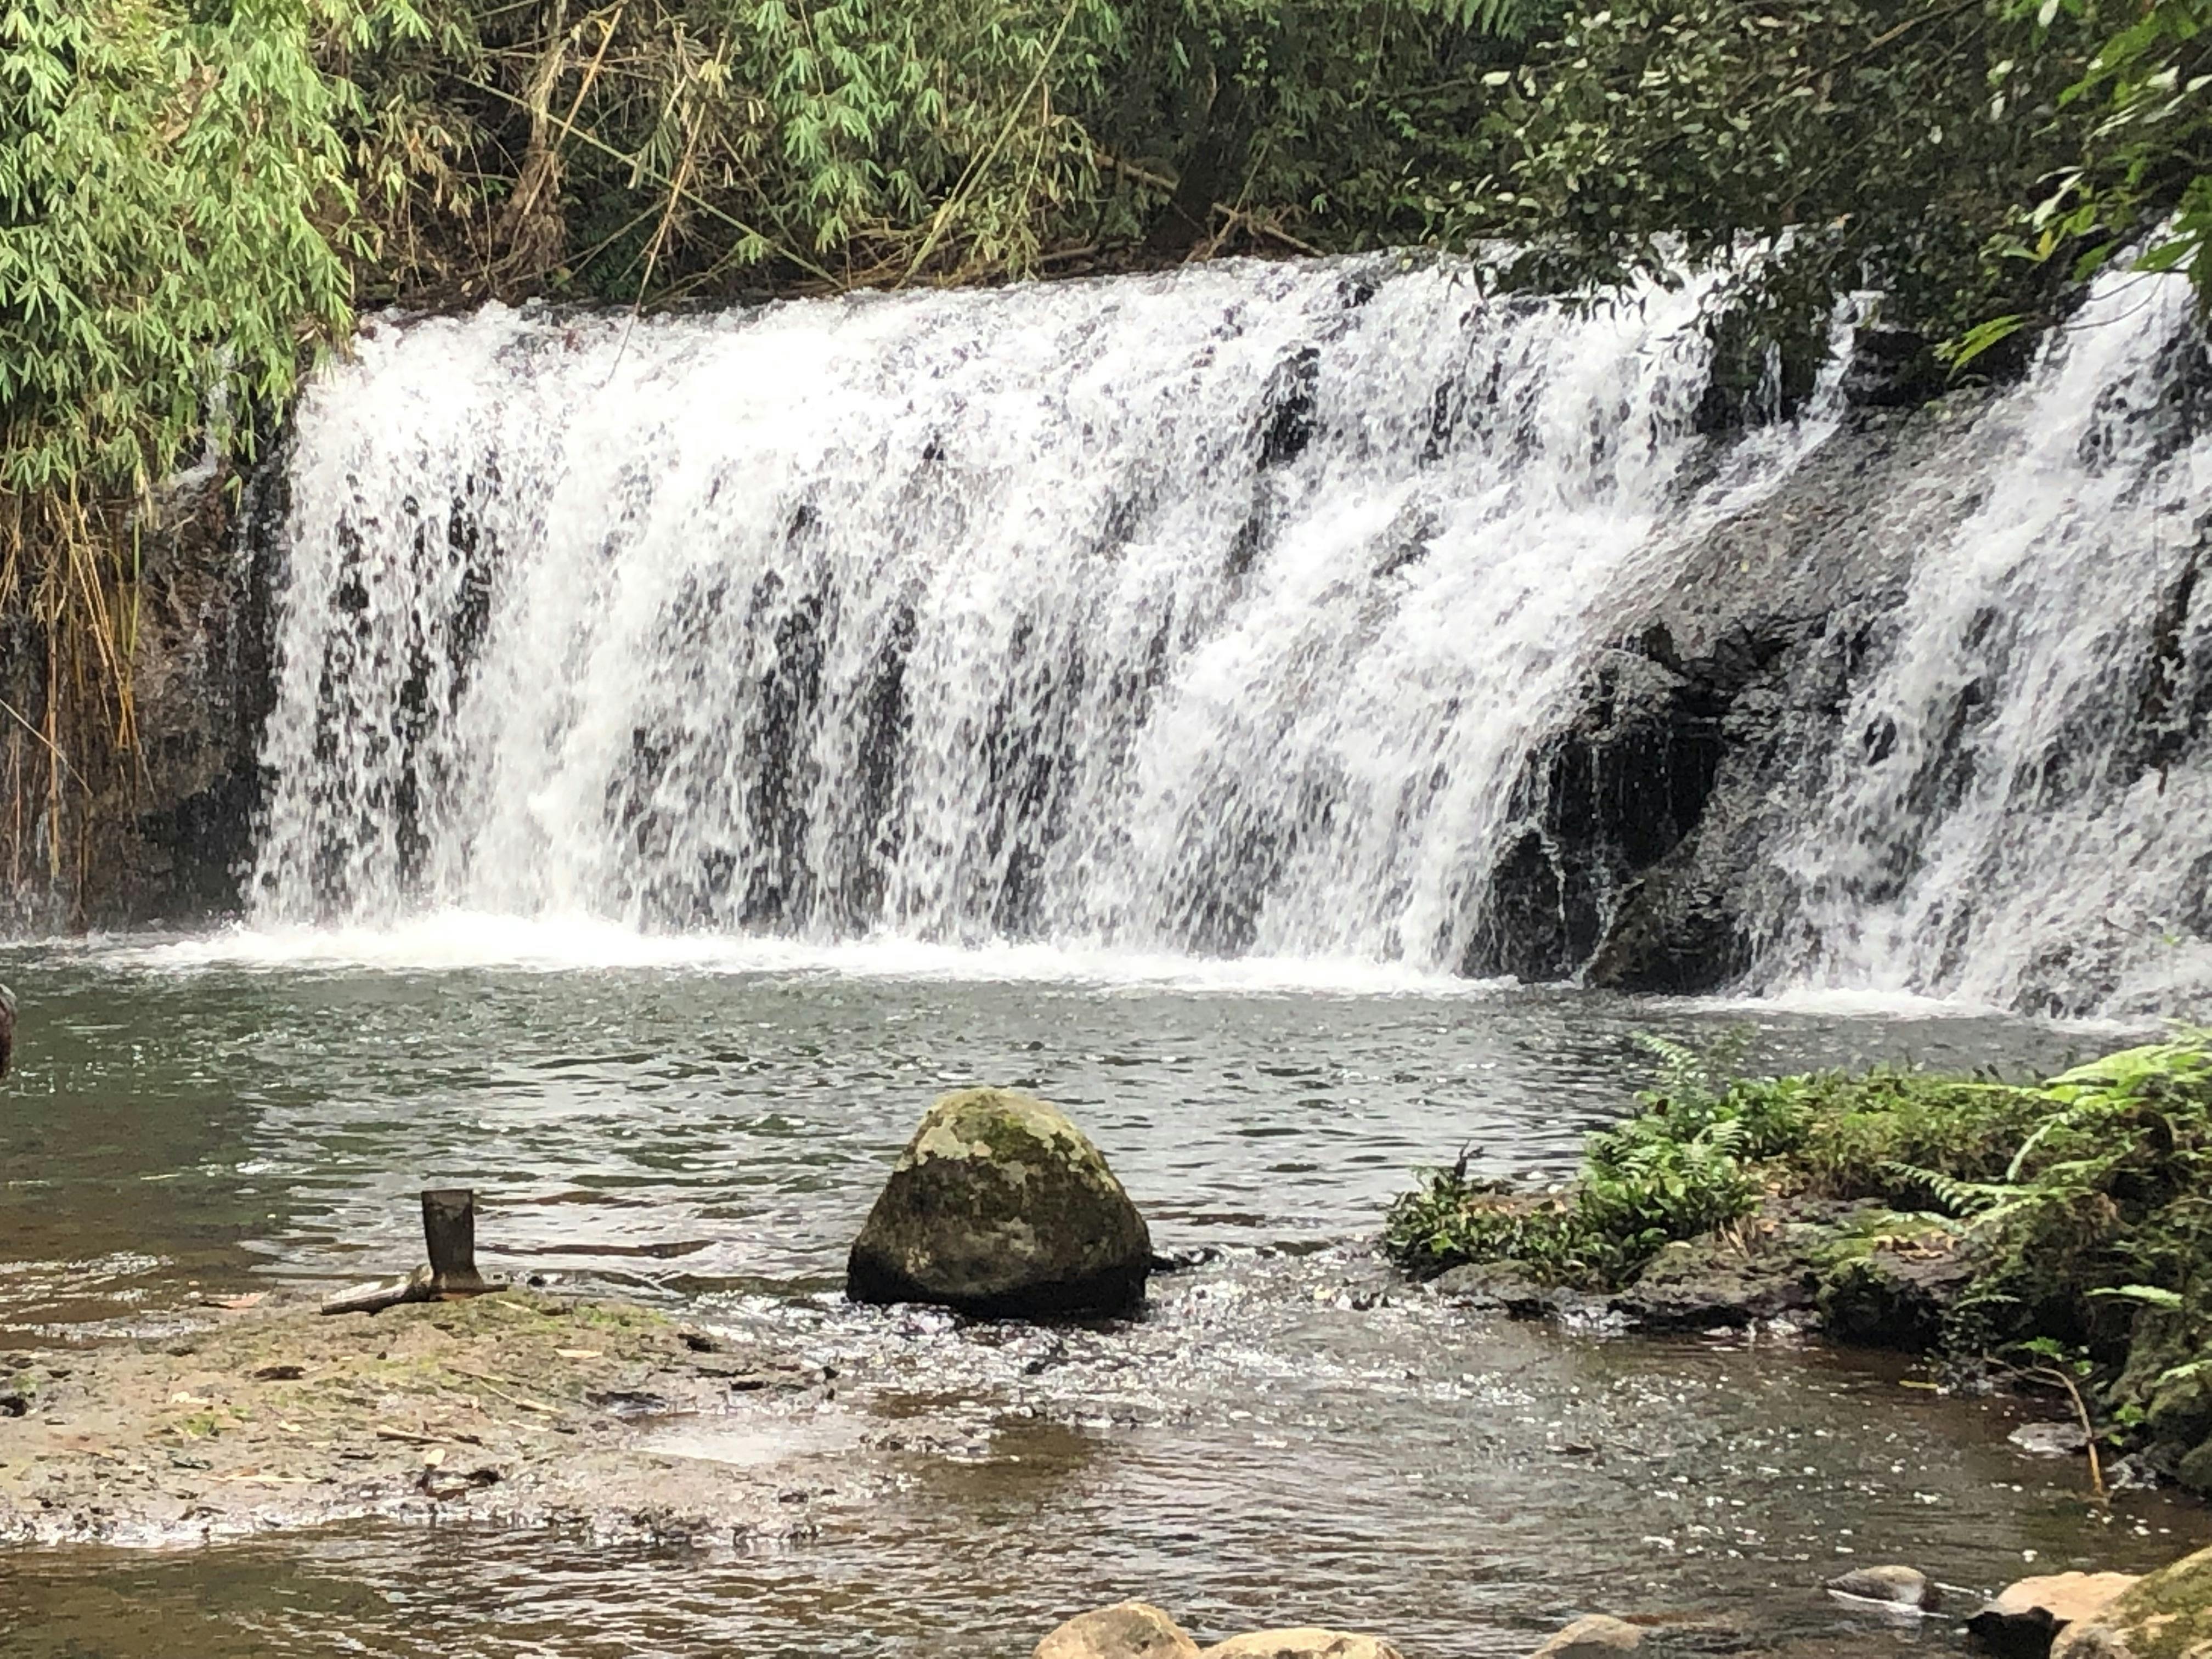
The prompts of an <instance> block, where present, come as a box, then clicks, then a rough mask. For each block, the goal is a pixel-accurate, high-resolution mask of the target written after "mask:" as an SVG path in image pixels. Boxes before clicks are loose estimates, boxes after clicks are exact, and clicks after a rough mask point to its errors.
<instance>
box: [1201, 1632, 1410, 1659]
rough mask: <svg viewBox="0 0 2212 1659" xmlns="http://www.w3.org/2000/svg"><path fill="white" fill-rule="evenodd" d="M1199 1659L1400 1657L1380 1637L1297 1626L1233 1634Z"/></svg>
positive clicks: (1381, 1658)
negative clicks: (1241, 1634)
mask: <svg viewBox="0 0 2212 1659" xmlns="http://www.w3.org/2000/svg"><path fill="white" fill-rule="evenodd" d="M1202 1659H1403V1656H1401V1654H1400V1653H1399V1651H1398V1650H1397V1649H1395V1648H1394V1647H1392V1646H1391V1645H1390V1644H1389V1643H1388V1642H1386V1641H1384V1640H1383V1638H1381V1637H1379V1636H1361V1635H1357V1634H1355V1633H1353V1632H1350V1631H1341V1630H1317V1629H1314V1628H1312V1627H1311V1626H1298V1627H1297V1628H1296V1629H1293V1630H1255V1631H1253V1632H1250V1633H1249V1635H1244V1636H1232V1637H1231V1638H1229V1639H1228V1640H1227V1641H1226V1642H1218V1643H1216V1644H1214V1645H1213V1646H1212V1647H1210V1648H1208V1649H1206V1652H1205V1654H1204V1655H1203V1656H1202Z"/></svg>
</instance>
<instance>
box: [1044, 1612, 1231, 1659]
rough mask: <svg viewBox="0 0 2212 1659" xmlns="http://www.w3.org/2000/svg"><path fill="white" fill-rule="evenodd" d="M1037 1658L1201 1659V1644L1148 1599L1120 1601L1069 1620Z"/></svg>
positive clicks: (1051, 1636) (1045, 1645) (1051, 1637)
mask: <svg viewBox="0 0 2212 1659" xmlns="http://www.w3.org/2000/svg"><path fill="white" fill-rule="evenodd" d="M1036 1659H1198V1644H1197V1643H1195V1642H1194V1641H1192V1640H1191V1639H1190V1637H1189V1635H1188V1633H1187V1632H1185V1631H1184V1630H1183V1629H1182V1626H1179V1625H1177V1624H1176V1621H1175V1620H1172V1619H1170V1618H1169V1617H1168V1615H1167V1614H1166V1613H1163V1612H1161V1611H1160V1609H1159V1608H1158V1607H1154V1606H1152V1604H1151V1603H1150V1602H1149V1601H1117V1602H1115V1604H1114V1605H1113V1606H1112V1607H1101V1608H1099V1609H1098V1610H1097V1612H1096V1613H1082V1614H1079V1616H1077V1617H1076V1618H1073V1619H1071V1620H1068V1621H1067V1622H1066V1624H1064V1625H1062V1626H1060V1628H1059V1629H1058V1630H1056V1631H1054V1632H1053V1633H1052V1634H1051V1635H1049V1636H1048V1637H1046V1638H1044V1640H1043V1641H1042V1642H1040V1643H1038V1644H1037V1645H1036Z"/></svg>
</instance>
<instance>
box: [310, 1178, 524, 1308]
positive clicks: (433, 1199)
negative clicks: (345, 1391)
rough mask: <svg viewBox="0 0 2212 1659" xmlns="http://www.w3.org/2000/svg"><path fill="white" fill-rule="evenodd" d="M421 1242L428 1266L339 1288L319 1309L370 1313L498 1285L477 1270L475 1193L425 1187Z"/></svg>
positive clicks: (476, 1291)
mask: <svg viewBox="0 0 2212 1659" xmlns="http://www.w3.org/2000/svg"><path fill="white" fill-rule="evenodd" d="M422 1243H423V1246H424V1248H425V1249H428V1252H429V1255H430V1261H429V1264H428V1266H427V1267H417V1268H416V1270H415V1271H414V1272H413V1273H410V1274H408V1275H407V1276H406V1277H405V1278H404V1279H373V1280H371V1281H370V1282H369V1283H368V1284H366V1285H354V1286H353V1287H352V1288H351V1289H350V1290H343V1291H339V1292H338V1293H337V1295H336V1296H333V1297H329V1298H327V1299H326V1300H325V1302H324V1303H323V1311H324V1312H325V1313H326V1314H346V1313H375V1312H377V1311H378V1310H380V1309H384V1308H396V1307H398V1305H399V1304H401V1303H403V1302H437V1301H441V1300H443V1299H444V1298H445V1297H449V1296H478V1295H481V1294H483V1292H485V1291H495V1290H497V1289H498V1288H499V1286H498V1285H495V1284H493V1283H492V1282H491V1281H490V1280H489V1279H486V1278H484V1276H483V1274H482V1273H478V1272H477V1195H476V1194H475V1193H473V1192H471V1190H470V1189H469V1188H466V1187H433V1188H426V1189H425V1190H424V1192H423V1194H422Z"/></svg>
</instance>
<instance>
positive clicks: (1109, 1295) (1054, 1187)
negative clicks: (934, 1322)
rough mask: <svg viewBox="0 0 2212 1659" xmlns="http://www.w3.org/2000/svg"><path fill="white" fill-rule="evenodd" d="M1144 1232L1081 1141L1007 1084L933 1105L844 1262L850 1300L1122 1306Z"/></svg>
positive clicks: (1059, 1116) (1135, 1294) (1088, 1308)
mask: <svg viewBox="0 0 2212 1659" xmlns="http://www.w3.org/2000/svg"><path fill="white" fill-rule="evenodd" d="M1151 1267H1152V1236H1151V1234H1150V1232H1149V1231H1147V1230H1146V1226H1145V1221H1144V1218H1143V1217H1142V1216H1140V1215H1139V1214H1138V1213H1137V1208H1136V1206H1135V1205H1133V1204H1132V1203H1131V1202H1130V1201H1129V1195H1128V1194H1127V1193H1125V1192H1123V1191H1122V1190H1121V1182H1118V1181H1116V1180H1115V1178H1114V1174H1113V1171H1112V1170H1109V1169H1108V1168H1107V1167H1106V1160H1105V1158H1103V1157H1102V1156H1101V1155H1100V1153H1099V1151H1098V1149H1097V1147H1096V1146H1092V1145H1091V1140H1090V1138H1089V1137H1088V1136H1086V1135H1085V1133H1083V1131H1082V1130H1080V1129H1079V1128H1077V1127H1075V1125H1074V1124H1073V1123H1071V1122H1070V1121H1068V1120H1067V1118H1066V1115H1064V1114H1063V1113H1061V1112H1060V1109H1058V1108H1056V1107H1054V1106H1050V1105H1048V1104H1047V1103H1044V1102H1043V1101H1042V1100H1038V1099H1036V1098H1034V1097H1031V1096H1029V1095H1024V1094H1020V1093H1017V1092H1016V1091H1013V1090H1011V1089H965V1090H962V1091H959V1092H957V1093H956V1094H949V1095H946V1096H945V1097H944V1098H943V1099H941V1100H939V1102H938V1103H936V1104H935V1105H934V1106H933V1107H931V1108H930V1109H929V1111H928V1114H927V1115H926V1116H924V1117H923V1119H922V1121H921V1127H920V1128H918V1129H916V1130H915V1134H914V1139H912V1140H910V1141H908V1143H907V1147H906V1151H905V1152H902V1154H900V1157H899V1161H898V1166H897V1168H896V1169H895V1170H893V1171H892V1172H891V1178H890V1182H887V1183H886V1184H885V1186H884V1190H883V1194H882V1195H881V1196H880V1197H878V1199H877V1200H876V1203H875V1207H874V1208H873V1209H872V1210H871V1211H869V1212H868V1219H867V1222H866V1225H864V1226H862V1228H861V1229H860V1237H859V1238H857V1239H855V1240H854V1243H853V1252H852V1255H851V1257H850V1259H849V1261H848V1263H847V1266H846V1281H845V1287H846V1293H847V1294H848V1295H849V1296H850V1297H852V1298H853V1299H854V1301H856V1302H933V1303H938V1304H942V1305H944V1306H945V1307H949V1308H952V1309H955V1310H958V1311H960V1312H963V1313H969V1314H976V1315H981V1316H986V1317H1006V1318H1035V1317H1039V1316H1052V1315H1057V1314H1119V1313H1129V1312H1133V1311H1134V1310H1135V1309H1136V1308H1137V1307H1138V1306H1139V1304H1141V1303H1142V1302H1143V1300H1144V1296H1145V1278H1146V1273H1149V1272H1150V1271H1151Z"/></svg>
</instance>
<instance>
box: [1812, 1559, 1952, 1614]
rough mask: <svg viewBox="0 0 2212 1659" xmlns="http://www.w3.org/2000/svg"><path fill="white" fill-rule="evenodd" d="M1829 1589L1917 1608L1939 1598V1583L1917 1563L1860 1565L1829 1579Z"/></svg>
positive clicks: (1859, 1598) (1855, 1598)
mask: <svg viewBox="0 0 2212 1659" xmlns="http://www.w3.org/2000/svg"><path fill="white" fill-rule="evenodd" d="M1827 1589H1828V1593H1829V1594H1830V1595H1841V1596H1847V1597H1849V1598H1850V1600H1852V1601H1878V1602H1881V1603H1883V1604H1884V1605H1886V1606H1889V1607H1905V1608H1910V1609H1912V1610H1915V1611H1925V1610H1926V1609H1928V1608H1930V1607H1934V1606H1935V1605H1936V1601H1937V1599H1938V1598H1937V1594H1936V1586H1935V1585H1934V1584H1933V1583H1930V1582H1929V1577H1928V1575H1927V1574H1926V1573H1924V1572H1922V1571H1920V1570H1919V1569H1918V1568H1917V1567H1905V1566H1880V1567H1858V1568H1855V1569H1854V1570H1853V1571H1850V1572H1847V1573H1844V1574H1843V1575H1842V1576H1841V1577H1836V1578H1831V1579H1830V1580H1828V1584H1827Z"/></svg>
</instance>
